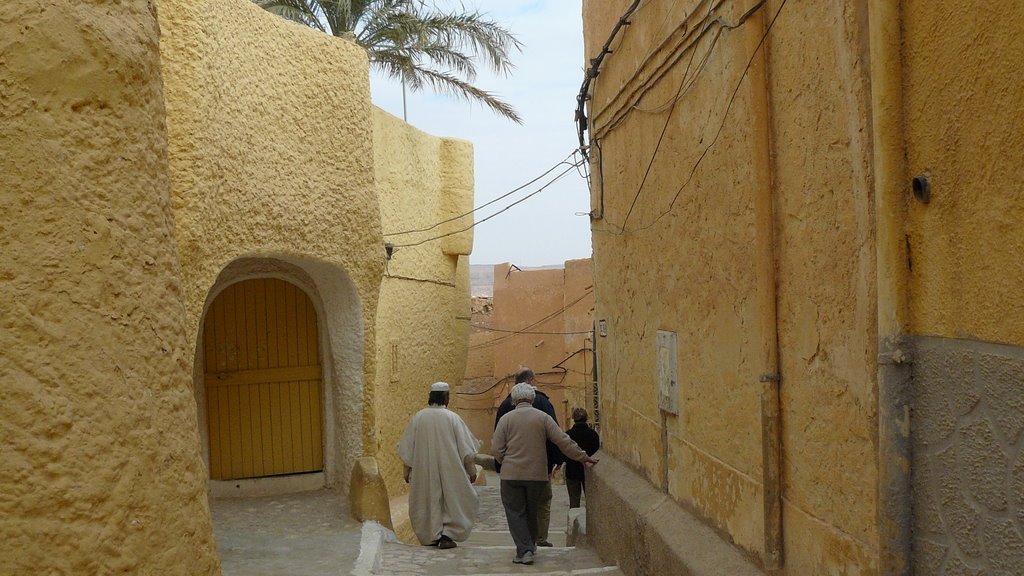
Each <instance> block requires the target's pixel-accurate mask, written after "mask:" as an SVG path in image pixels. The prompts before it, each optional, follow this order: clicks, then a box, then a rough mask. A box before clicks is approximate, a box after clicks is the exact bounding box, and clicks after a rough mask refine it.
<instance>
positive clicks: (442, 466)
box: [398, 382, 480, 548]
mask: <svg viewBox="0 0 1024 576" xmlns="http://www.w3.org/2000/svg"><path fill="white" fill-rule="evenodd" d="M479 448H480V441H479V440H477V439H476V437H475V436H473V433H472V432H470V431H469V427H468V426H466V423H465V422H463V421H462V418H460V417H459V415H458V414H456V413H454V412H452V411H451V410H448V384H446V383H444V382H435V383H434V384H433V385H431V387H430V397H429V400H428V406H427V407H426V408H424V409H422V410H420V411H419V412H417V413H416V414H415V415H414V416H413V417H412V421H411V422H409V426H408V427H407V428H406V429H405V434H404V435H402V440H401V442H399V444H398V456H399V457H400V458H401V459H402V462H404V463H405V481H406V482H408V483H409V484H410V487H409V519H410V520H411V522H412V528H413V531H414V532H416V538H418V539H419V541H420V543H421V544H424V545H427V546H438V547H440V548H454V547H455V542H462V541H464V540H466V539H467V538H469V533H470V532H471V531H472V530H473V524H474V523H475V522H476V514H477V510H478V508H479V505H480V502H479V499H478V496H477V493H476V489H475V488H473V483H474V482H476V463H475V461H474V460H475V457H476V453H477V450H479Z"/></svg>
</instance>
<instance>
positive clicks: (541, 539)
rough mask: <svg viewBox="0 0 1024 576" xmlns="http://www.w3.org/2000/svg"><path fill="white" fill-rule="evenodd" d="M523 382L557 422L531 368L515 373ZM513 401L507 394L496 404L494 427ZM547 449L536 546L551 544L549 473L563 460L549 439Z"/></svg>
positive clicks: (537, 403)
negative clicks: (544, 482)
mask: <svg viewBox="0 0 1024 576" xmlns="http://www.w3.org/2000/svg"><path fill="white" fill-rule="evenodd" d="M522 382H525V383H527V384H529V385H530V386H533V389H534V391H535V392H536V397H535V398H534V401H533V407H534V408H537V409H538V410H541V411H543V412H544V413H545V414H547V415H548V416H550V417H551V419H552V420H554V421H555V424H558V415H557V414H556V413H555V406H554V404H552V403H551V399H550V398H548V395H547V394H545V393H543V392H541V391H540V390H537V378H536V376H535V375H534V373H533V370H530V369H529V368H523V369H522V370H520V371H519V372H517V373H516V384H519V383H522ZM515 406H516V405H515V402H513V401H512V395H511V394H509V395H508V397H507V398H505V400H504V401H503V402H502V403H501V405H500V406H498V414H497V415H496V416H495V417H494V427H495V428H497V427H498V421H499V420H501V417H502V416H504V415H505V414H508V413H509V412H511V411H512V410H514V409H515ZM545 449H546V450H547V458H548V483H547V486H546V487H545V488H544V493H543V494H542V496H541V501H540V506H539V509H538V511H537V523H538V526H537V545H538V546H551V543H550V542H548V527H549V526H550V524H551V497H552V495H551V474H552V473H553V472H554V471H555V470H556V469H557V468H558V467H559V466H561V465H562V463H563V462H565V455H564V454H562V451H561V450H559V449H558V446H555V445H554V444H553V443H552V442H551V441H548V442H547V444H546V445H545ZM495 471H496V472H498V473H501V465H500V464H497V463H496V464H495Z"/></svg>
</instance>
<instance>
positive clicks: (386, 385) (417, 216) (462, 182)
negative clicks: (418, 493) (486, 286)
mask: <svg viewBox="0 0 1024 576" xmlns="http://www.w3.org/2000/svg"><path fill="white" fill-rule="evenodd" d="M373 120H374V122H373V136H374V148H373V158H374V161H375V164H376V172H375V174H376V186H377V193H378V195H379V198H380V215H379V220H380V222H381V226H382V229H383V232H384V234H385V237H384V238H385V241H386V242H388V243H392V244H395V245H396V246H397V247H396V248H395V250H394V252H393V253H392V257H391V260H390V261H388V264H387V269H386V272H385V274H384V278H383V280H382V281H381V288H380V304H379V306H378V309H377V315H376V321H377V333H376V337H377V365H378V366H379V372H378V375H377V380H376V386H375V389H376V394H375V399H374V402H373V404H372V406H373V409H374V410H375V411H376V413H377V414H378V418H377V425H376V426H375V427H374V428H373V429H372V430H368V437H367V442H370V443H372V444H373V446H374V449H375V450H376V453H377V459H378V462H379V466H380V472H381V475H382V476H383V477H384V480H385V482H386V483H387V486H388V494H389V495H390V496H391V497H392V498H394V497H397V496H400V495H402V494H404V493H406V492H407V487H406V484H405V483H404V482H403V480H402V463H401V460H399V458H398V454H397V446H398V441H399V439H400V438H401V435H402V433H403V432H404V431H405V426H406V425H407V424H408V423H409V420H410V418H411V417H412V415H413V414H414V413H415V412H416V411H417V410H419V409H420V408H423V407H425V406H426V404H427V395H428V392H429V388H430V384H432V383H433V382H436V381H444V382H448V383H449V385H451V387H452V390H453V393H452V399H453V402H454V401H455V400H456V398H457V396H456V395H455V394H454V390H455V388H456V387H457V386H458V385H459V384H460V383H461V382H462V375H463V374H464V373H465V370H466V347H467V345H468V338H469V315H470V309H469V266H468V254H469V250H470V248H471V247H472V239H473V236H472V230H471V229H470V230H466V231H462V232H458V230H461V229H462V228H466V227H468V226H470V225H471V224H472V223H473V220H472V215H468V216H466V217H464V218H461V219H458V220H454V221H452V222H449V223H446V224H443V225H441V226H437V227H433V226H434V225H435V224H438V223H440V222H443V221H444V220H448V219H449V218H453V217H456V216H459V215H462V214H467V213H469V212H470V211H471V210H472V203H473V185H472V183H473V149H472V145H471V144H470V143H469V142H465V141H462V140H455V139H448V138H438V137H435V136H431V135H429V134H426V133H424V132H421V131H420V130H417V129H416V128H414V127H412V126H410V125H408V124H406V123H405V122H402V121H401V120H399V119H398V118H395V117H394V116H391V115H390V114H388V113H386V112H384V111H382V110H379V109H374V111H373ZM423 228H430V229H429V230H424V231H422V232H414V233H411V234H397V233H399V232H408V231H412V230H419V229H423ZM421 242H422V243H421ZM412 244H417V245H412ZM378 249H379V250H380V253H381V254H382V255H383V253H384V248H383V246H380V247H379V248H378ZM452 407H454V406H452ZM399 523H400V520H399V519H396V524H399Z"/></svg>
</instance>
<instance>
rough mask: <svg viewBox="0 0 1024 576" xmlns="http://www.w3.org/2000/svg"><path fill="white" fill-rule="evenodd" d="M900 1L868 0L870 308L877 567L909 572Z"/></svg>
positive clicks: (899, 574)
mask: <svg viewBox="0 0 1024 576" xmlns="http://www.w3.org/2000/svg"><path fill="white" fill-rule="evenodd" d="M900 26H901V12H900V3H899V2H893V1H892V0H869V2H868V36H869V44H870V55H871V72H870V79H871V127H872V154H873V161H874V170H873V173H874V195H875V249H876V259H877V260H876V263H875V265H876V267H877V270H876V277H877V299H878V303H877V306H878V308H877V314H878V320H877V321H878V326H877V329H878V366H877V376H876V377H877V383H878V485H877V498H876V505H877V507H878V509H877V514H878V515H877V522H878V548H879V567H878V568H879V574H881V575H883V576H909V575H910V574H911V518H912V498H911V491H910V383H911V381H910V362H909V355H908V353H907V351H906V349H905V340H904V337H903V336H904V334H905V332H906V330H907V329H908V328H909V325H908V320H909V314H908V310H907V296H908V290H907V280H908V278H907V276H908V272H907V254H906V244H905V241H904V230H903V222H904V219H905V214H906V199H905V197H904V194H903V192H904V187H903V180H904V179H905V176H906V166H905V163H904V151H905V143H904V126H903V92H902V81H903V78H902V62H901V56H900V46H901V41H902V38H901V32H900Z"/></svg>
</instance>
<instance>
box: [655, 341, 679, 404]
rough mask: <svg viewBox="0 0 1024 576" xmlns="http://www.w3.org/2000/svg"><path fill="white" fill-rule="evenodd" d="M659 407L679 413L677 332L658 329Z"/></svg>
mask: <svg viewBox="0 0 1024 576" xmlns="http://www.w3.org/2000/svg"><path fill="white" fill-rule="evenodd" d="M657 346H658V408H660V409H662V410H664V411H665V412H668V413H670V414H675V415H679V379H678V376H677V372H678V371H677V369H676V365H677V362H676V333H675V332H669V331H667V330H658V338H657Z"/></svg>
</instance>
